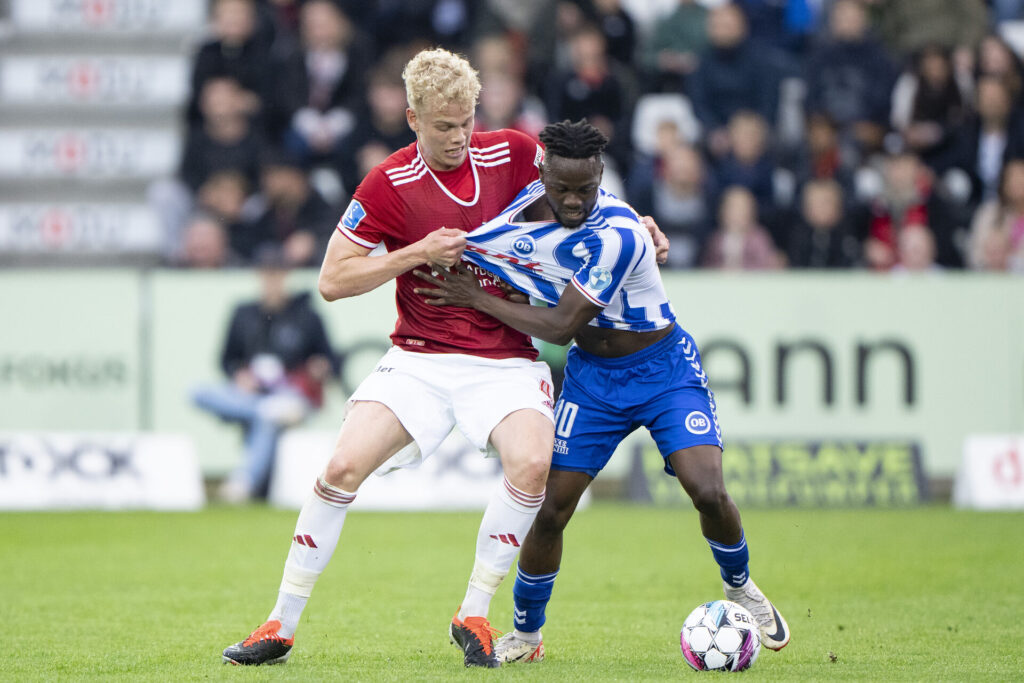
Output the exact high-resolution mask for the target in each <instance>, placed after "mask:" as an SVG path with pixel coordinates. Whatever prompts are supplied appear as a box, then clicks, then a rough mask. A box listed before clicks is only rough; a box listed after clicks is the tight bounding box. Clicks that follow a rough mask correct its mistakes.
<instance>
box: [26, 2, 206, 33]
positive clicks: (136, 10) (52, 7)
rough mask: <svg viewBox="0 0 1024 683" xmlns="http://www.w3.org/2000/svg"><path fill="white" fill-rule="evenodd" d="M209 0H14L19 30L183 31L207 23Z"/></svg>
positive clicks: (30, 31)
mask: <svg viewBox="0 0 1024 683" xmlns="http://www.w3.org/2000/svg"><path fill="white" fill-rule="evenodd" d="M206 6H207V2H206V0H173V2H168V1H167V0H11V20H12V23H13V25H14V28H15V30H17V31H21V32H25V33H33V32H48V31H67V32H133V33H141V32H148V33H152V32H159V33H182V32H187V31H193V30H196V29H198V28H200V27H202V26H203V25H204V24H205V22H206Z"/></svg>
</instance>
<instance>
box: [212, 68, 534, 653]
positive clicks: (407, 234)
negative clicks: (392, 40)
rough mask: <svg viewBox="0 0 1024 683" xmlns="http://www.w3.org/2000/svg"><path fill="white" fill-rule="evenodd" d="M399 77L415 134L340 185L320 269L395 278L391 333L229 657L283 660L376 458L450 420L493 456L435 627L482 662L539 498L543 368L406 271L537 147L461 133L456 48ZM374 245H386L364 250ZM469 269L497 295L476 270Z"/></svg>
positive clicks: (328, 283)
mask: <svg viewBox="0 0 1024 683" xmlns="http://www.w3.org/2000/svg"><path fill="white" fill-rule="evenodd" d="M403 78H404V79H405V84H406V94H407V97H408V101H409V108H408V109H407V111H406V116H407V119H408V122H409V126H410V127H411V128H412V130H413V131H414V132H415V133H416V143H414V144H412V145H409V146H408V147H405V148H403V149H401V150H399V151H397V152H395V153H394V154H392V155H391V156H390V157H388V158H387V159H386V160H385V161H384V162H383V163H381V164H380V165H379V166H377V167H376V168H374V169H373V170H372V171H370V173H369V174H368V175H367V176H366V178H365V179H364V180H363V182H362V184H360V186H359V187H358V188H357V189H356V192H355V195H354V197H353V199H352V202H351V203H350V204H349V206H348V208H347V209H346V211H345V213H344V215H343V216H342V218H341V220H340V222H339V223H338V229H337V230H336V231H335V234H334V235H333V237H332V238H331V241H330V244H329V245H328V247H327V253H326V255H325V257H324V262H323V266H322V268H321V271H320V292H321V294H322V295H323V296H324V298H325V299H327V300H328V301H333V300H335V299H340V298H344V297H349V296H356V295H358V294H362V293H363V292H368V291H370V290H372V289H374V288H376V287H378V286H380V285H382V284H384V283H385V282H387V281H389V280H391V279H395V280H396V281H397V287H396V302H397V308H398V322H397V324H396V326H395V331H394V333H393V334H392V335H391V339H392V342H393V343H394V346H393V347H392V348H391V350H390V351H388V353H387V354H385V356H384V357H383V358H382V359H381V361H380V363H379V364H378V365H377V368H376V370H375V371H374V372H373V373H371V374H370V376H369V377H367V378H366V380H364V381H363V383H362V384H361V385H360V386H359V388H358V389H357V390H356V392H355V393H354V394H353V395H352V396H351V397H350V401H349V402H350V407H349V410H348V414H347V416H346V418H345V421H344V423H343V424H342V427H341V432H340V434H339V435H338V439H337V443H336V445H335V447H334V452H333V454H332V455H331V458H330V461H329V462H328V464H327V467H326V468H325V470H324V472H323V473H322V474H321V475H320V477H319V478H318V479H317V481H316V483H315V485H314V487H313V491H312V493H311V494H310V496H309V498H308V499H307V501H306V503H305V505H304V506H303V508H302V511H301V512H300V513H299V519H298V523H297V524H296V528H295V535H294V539H293V541H292V545H291V549H290V550H289V553H288V559H287V561H286V563H285V568H284V576H283V578H282V581H281V587H280V592H279V594H278V600H277V604H276V605H275V606H274V608H273V610H272V611H271V613H270V616H269V618H268V620H267V622H266V623H264V624H263V625H262V626H261V627H260V628H258V629H257V630H256V631H254V632H253V633H252V634H251V635H250V636H249V637H248V638H247V639H246V640H244V641H241V642H239V643H237V644H235V645H232V646H230V647H228V648H227V649H225V650H224V660H225V661H227V662H231V663H233V664H270V663H275V662H283V661H285V660H286V659H287V658H288V656H289V654H290V653H291V647H292V643H293V641H294V632H295V628H296V626H297V624H298V621H299V617H300V615H301V613H302V610H303V608H304V607H305V604H306V601H307V600H308V598H309V596H310V594H311V592H312V590H313V585H314V584H315V582H316V580H317V577H319V575H320V573H321V572H322V571H323V570H324V568H325V567H326V566H327V563H328V561H329V560H330V558H331V555H332V554H333V553H334V549H335V547H336V545H337V543H338V538H339V535H340V534H341V529H342V525H343V524H344V521H345V515H346V512H347V510H348V506H349V505H350V504H351V503H352V502H353V501H354V500H355V498H356V491H357V490H358V488H359V486H360V485H361V484H362V482H363V481H364V480H365V479H366V477H368V476H369V475H370V473H371V472H373V471H374V470H377V469H378V468H382V467H383V468H385V469H389V468H393V467H403V466H408V465H415V464H417V463H418V462H419V460H420V459H421V458H422V457H424V456H427V455H430V454H431V453H432V452H433V451H434V450H436V448H437V447H438V446H439V445H440V444H441V442H442V441H443V440H444V438H445V437H446V436H447V435H448V433H449V432H450V431H451V429H452V428H453V427H454V426H456V425H457V426H458V427H459V428H460V429H461V431H462V432H463V433H464V434H465V435H466V437H467V438H468V439H469V440H470V441H471V442H472V443H473V444H474V445H475V446H477V447H478V448H479V449H480V450H481V451H487V452H490V453H496V454H497V455H498V456H499V457H500V458H501V463H502V467H503V469H504V473H505V476H504V481H503V482H502V484H501V485H500V486H499V487H498V489H497V491H496V492H495V493H494V495H493V496H492V498H491V501H490V503H489V504H488V506H487V509H486V511H485V513H484V517H483V521H482V522H481V525H480V530H479V533H478V535H477V543H476V558H475V563H474V566H473V571H472V574H471V576H470V579H469V586H468V588H467V591H466V595H465V598H464V599H463V601H462V604H461V607H460V608H459V610H458V612H457V613H456V614H455V616H454V618H453V619H452V623H451V626H450V630H449V633H450V635H451V638H452V641H453V642H455V643H457V644H458V645H459V646H460V647H461V648H462V649H463V651H464V661H465V664H466V666H486V667H495V666H498V662H497V660H496V658H495V656H494V651H493V640H492V639H493V636H492V633H493V632H492V629H491V627H490V624H489V623H488V621H487V611H488V608H489V606H490V600H491V597H492V596H493V594H494V592H495V591H496V590H497V588H498V585H499V583H500V582H501V581H502V579H504V577H505V575H506V574H507V573H508V571H509V568H510V567H511V565H512V562H513V560H514V558H515V555H516V552H517V550H518V548H519V543H520V541H521V539H523V538H524V537H525V536H526V534H527V532H528V531H529V529H530V526H531V524H532V523H533V519H534V517H535V516H536V515H537V511H538V510H539V508H540V505H541V503H542V502H543V500H544V486H545V482H546V480H547V474H548V467H549V465H550V462H551V451H552V444H553V440H554V425H553V415H552V396H551V375H550V372H549V370H548V368H547V366H546V365H545V364H544V363H538V362H536V357H537V351H536V349H535V348H534V347H533V345H532V344H531V341H530V338H529V337H528V336H527V335H525V334H522V333H521V332H518V331H516V330H514V329H512V328H511V327H508V326H507V325H504V324H503V323H501V322H499V321H498V320H496V319H494V318H492V317H490V316H488V315H486V314H483V313H480V312H478V311H476V310H473V309H469V308H462V309H453V308H449V309H441V308H438V307H436V306H430V305H428V304H427V303H426V302H425V301H424V299H423V298H422V297H420V296H417V295H416V294H414V292H413V289H414V288H415V287H416V286H417V284H418V280H417V278H415V277H414V276H413V275H412V271H413V270H414V269H424V270H433V269H435V268H440V267H449V266H452V265H454V264H455V263H456V262H457V261H458V260H459V258H460V256H461V254H462V251H463V248H464V247H465V244H466V240H465V237H464V234H465V233H466V232H468V231H469V230H472V229H474V228H476V227H477V226H479V225H481V224H482V223H484V222H485V221H487V220H489V219H491V218H493V217H494V216H496V215H498V213H499V212H500V211H501V210H502V209H504V208H505V206H506V205H507V204H508V203H509V202H511V201H512V199H513V198H514V197H515V196H516V194H517V193H518V192H519V190H521V189H522V188H523V187H524V186H525V185H527V184H528V183H530V182H532V181H533V180H536V178H537V177H538V170H537V166H538V164H539V163H540V162H541V160H542V158H543V151H542V149H541V148H540V147H539V146H538V145H537V143H536V142H534V141H533V140H532V139H530V138H529V137H527V136H526V135H524V134H522V133H518V132H516V131H512V130H500V131H495V132H490V133H473V132H472V131H473V123H474V110H475V107H476V103H477V98H478V96H479V92H480V82H479V80H478V77H477V74H476V72H475V71H474V70H473V68H472V67H471V66H470V65H469V63H468V62H467V61H466V60H465V59H463V58H461V57H459V56H456V55H454V54H452V53H450V52H447V51H445V50H442V49H434V50H425V51H423V52H420V53H419V54H417V55H416V56H415V57H413V59H411V60H410V61H409V63H408V64H407V65H406V68H405V71H404V73H403ZM438 226H444V227H440V228H439V227H438ZM380 243H383V244H384V245H385V246H386V247H387V251H388V253H387V254H384V255H381V256H376V257H370V256H369V253H370V251H371V250H372V249H373V248H374V247H375V246H376V245H378V244H380ZM480 277H481V284H482V285H483V286H484V287H485V288H487V289H489V290H491V291H493V292H495V293H497V294H500V289H499V288H498V287H497V286H496V285H495V284H494V281H493V280H492V279H491V277H490V276H489V275H488V274H487V273H486V272H485V271H480Z"/></svg>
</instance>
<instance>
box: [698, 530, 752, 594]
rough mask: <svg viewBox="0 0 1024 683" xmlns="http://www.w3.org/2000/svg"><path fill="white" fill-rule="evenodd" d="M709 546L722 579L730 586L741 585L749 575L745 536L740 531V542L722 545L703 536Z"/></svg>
mask: <svg viewBox="0 0 1024 683" xmlns="http://www.w3.org/2000/svg"><path fill="white" fill-rule="evenodd" d="M704 540H705V541H707V542H708V545H709V546H711V554H712V555H714V556H715V562H717V563H718V566H719V568H720V571H721V573H722V579H723V580H724V581H725V582H726V583H727V584H729V585H730V586H742V585H743V584H744V583H746V581H747V577H748V576H750V570H749V569H748V568H747V563H748V562H750V553H749V552H747V536H746V534H743V533H742V532H741V534H740V542H739V543H737V544H736V545H724V544H722V543H719V542H717V541H712V540H711V539H710V538H705V539H704Z"/></svg>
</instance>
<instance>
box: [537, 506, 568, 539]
mask: <svg viewBox="0 0 1024 683" xmlns="http://www.w3.org/2000/svg"><path fill="white" fill-rule="evenodd" d="M570 517H572V508H566V509H559V508H558V506H557V505H554V504H549V502H548V501H545V502H544V505H542V506H541V508H540V512H538V513H537V519H535V520H534V522H533V533H535V534H537V535H538V536H542V537H543V536H550V535H557V534H560V533H562V531H563V530H564V529H565V527H566V525H567V524H568V523H569V518H570Z"/></svg>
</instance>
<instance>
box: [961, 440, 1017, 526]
mask: <svg viewBox="0 0 1024 683" xmlns="http://www.w3.org/2000/svg"><path fill="white" fill-rule="evenodd" d="M953 503H954V504H955V505H956V506H957V507H962V508H975V509H979V510H1024V434H1013V435H993V434H984V435H977V434H976V435H971V436H969V437H967V438H966V439H965V440H964V455H963V461H962V462H961V464H960V470H959V471H958V472H957V473H956V479H954V481H953Z"/></svg>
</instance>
